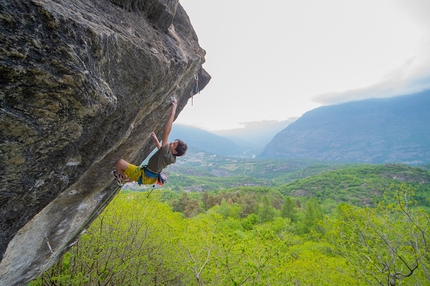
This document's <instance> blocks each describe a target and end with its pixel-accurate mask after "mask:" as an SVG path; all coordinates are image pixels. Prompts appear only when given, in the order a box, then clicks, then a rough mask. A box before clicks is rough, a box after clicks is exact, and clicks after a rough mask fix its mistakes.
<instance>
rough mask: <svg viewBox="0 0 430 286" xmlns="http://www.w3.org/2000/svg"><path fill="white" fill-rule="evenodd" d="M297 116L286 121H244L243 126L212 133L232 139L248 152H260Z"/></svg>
mask: <svg viewBox="0 0 430 286" xmlns="http://www.w3.org/2000/svg"><path fill="white" fill-rule="evenodd" d="M295 120H297V118H290V119H288V120H284V121H275V120H264V121H257V122H248V123H244V127H243V128H236V129H229V130H215V131H212V133H214V134H217V135H220V136H223V137H226V138H229V139H231V140H232V141H233V142H234V143H236V144H237V145H238V146H240V147H243V148H244V149H245V150H246V152H247V153H253V154H260V153H261V152H263V150H264V147H266V145H267V144H268V143H269V142H270V141H271V140H272V139H273V137H275V135H276V134H277V133H279V132H280V131H281V130H283V129H285V128H286V127H287V126H288V125H290V124H291V123H293V122H294V121H295Z"/></svg>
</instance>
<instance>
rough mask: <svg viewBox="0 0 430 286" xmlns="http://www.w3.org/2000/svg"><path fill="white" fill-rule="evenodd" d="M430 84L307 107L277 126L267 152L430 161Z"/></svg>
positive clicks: (372, 160)
mask: <svg viewBox="0 0 430 286" xmlns="http://www.w3.org/2000/svg"><path fill="white" fill-rule="evenodd" d="M429 106H430V90H426V91H423V92H420V93H417V94H413V95H405V96H398V97H393V98H384V99H367V100H361V101H353V102H347V103H343V104H337V105H330V106H323V107H319V108H316V109H314V110H311V111H308V112H306V113H305V114H304V115H303V116H302V117H300V118H299V119H298V120H296V121H295V122H294V123H292V124H290V125H289V126H288V127H287V128H285V129H284V130H282V131H281V132H279V133H278V134H277V135H276V136H275V137H274V138H273V139H272V141H271V142H270V143H269V144H268V145H267V146H266V148H265V150H264V152H263V153H262V154H261V155H260V157H263V158H274V157H276V158H287V159H292V158H295V159H299V158H303V159H305V158H306V159H317V160H329V161H337V162H362V163H406V164H425V163H428V162H430V133H429V132H428V130H430V113H429V112H428V111H427V108H428V107H429Z"/></svg>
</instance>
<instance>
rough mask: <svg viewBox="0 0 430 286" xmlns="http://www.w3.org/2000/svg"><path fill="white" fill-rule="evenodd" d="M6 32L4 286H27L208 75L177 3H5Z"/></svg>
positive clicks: (0, 123) (0, 137)
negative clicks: (174, 107)
mask: <svg viewBox="0 0 430 286" xmlns="http://www.w3.org/2000/svg"><path fill="white" fill-rule="evenodd" d="M0 22H1V25H0V31H1V33H0V37H1V43H2V44H1V46H0V86H1V89H0V104H1V106H0V132H1V133H0V258H1V262H0V285H22V284H25V283H27V282H28V281H30V280H32V279H34V278H35V277H37V276H38V275H39V274H40V273H41V272H42V271H43V270H45V269H47V268H49V267H50V266H51V265H52V264H53V263H54V262H55V261H56V259H57V258H58V257H60V256H61V255H62V254H63V253H64V252H65V251H66V250H67V249H68V248H70V247H71V246H72V245H73V243H74V242H75V241H76V239H77V238H78V237H79V234H80V233H81V232H82V231H83V230H84V229H85V228H86V227H87V226H88V225H89V224H90V223H91V221H92V220H93V219H94V218H95V217H96V216H97V215H98V214H99V213H100V212H101V211H102V210H103V208H104V207H105V206H106V204H107V203H108V202H109V201H110V200H111V199H112V198H113V197H114V195H115V194H116V192H118V188H117V187H116V185H115V183H114V182H113V180H112V175H111V171H112V170H113V166H114V163H115V161H116V160H117V159H119V158H125V159H127V160H129V161H131V162H136V163H139V162H142V161H143V160H144V158H145V157H146V156H147V155H148V154H149V153H150V152H151V150H152V149H153V144H152V143H151V140H150V133H151V132H152V131H155V132H156V133H158V134H159V135H160V132H161V130H162V127H163V126H162V124H163V123H164V121H165V120H166V118H167V116H168V111H169V108H170V104H171V98H172V97H173V96H175V97H176V98H177V99H178V102H179V105H178V112H177V114H179V112H180V110H181V109H182V108H183V107H184V106H185V105H186V103H187V100H188V98H189V97H190V96H191V95H193V94H194V93H195V92H196V90H202V89H203V88H204V87H205V85H206V84H207V83H208V82H209V80H210V76H209V75H208V74H207V73H206V71H205V70H204V69H203V68H202V64H203V62H204V57H205V51H204V50H203V49H202V48H201V47H200V46H199V44H198V39H197V36H196V34H195V32H194V30H193V27H192V25H191V24H190V21H189V18H188V16H187V14H186V12H185V11H184V10H183V8H182V7H181V5H180V4H179V1H178V0H147V1H145V0H111V1H108V0H67V1H66V0H32V1H18V0H17V1H13V0H10V1H1V2H0ZM195 76H198V80H197V81H196V79H195ZM196 85H198V88H196ZM51 250H52V251H51Z"/></svg>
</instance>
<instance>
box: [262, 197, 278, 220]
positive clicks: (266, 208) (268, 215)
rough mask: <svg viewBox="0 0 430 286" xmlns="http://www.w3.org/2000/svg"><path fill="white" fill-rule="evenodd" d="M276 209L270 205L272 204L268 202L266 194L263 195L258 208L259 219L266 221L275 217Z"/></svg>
mask: <svg viewBox="0 0 430 286" xmlns="http://www.w3.org/2000/svg"><path fill="white" fill-rule="evenodd" d="M275 214H276V211H275V209H274V208H273V207H272V204H271V203H270V200H269V198H268V197H267V196H264V197H263V206H262V207H261V210H260V221H261V222H268V221H272V220H273V219H274V218H275Z"/></svg>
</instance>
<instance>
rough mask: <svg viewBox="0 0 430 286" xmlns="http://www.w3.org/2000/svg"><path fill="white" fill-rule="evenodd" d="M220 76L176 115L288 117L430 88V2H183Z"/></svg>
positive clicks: (204, 119) (186, 119) (220, 120)
mask: <svg viewBox="0 0 430 286" xmlns="http://www.w3.org/2000/svg"><path fill="white" fill-rule="evenodd" d="M180 3H181V5H182V6H183V7H184V9H185V10H186V11H187V13H188V15H189V17H190V19H191V23H192V24H193V27H194V29H195V31H196V32H197V35H198V37H199V43H200V46H201V47H202V48H203V49H205V50H206V63H205V64H204V65H203V67H204V68H205V69H206V70H207V71H208V72H209V74H210V75H211V76H212V80H211V81H210V82H209V84H208V85H207V86H206V88H205V89H204V90H203V91H201V93H200V94H197V95H196V96H194V100H193V105H192V104H191V100H190V101H189V102H188V105H187V106H186V107H185V109H184V110H183V111H182V112H181V114H180V115H179V117H178V119H177V121H176V122H177V123H181V124H187V125H193V126H195V127H198V128H203V129H206V130H220V129H233V128H237V127H238V126H241V125H242V123H246V122H255V121H261V120H279V121H281V120H286V119H288V118H290V117H299V116H301V115H302V114H303V113H305V112H306V111H309V110H311V109H313V108H316V107H318V106H321V105H330V104H336V103H340V102H346V101H351V100H358V99H364V98H370V97H391V96H396V95H403V94H408V93H412V92H416V91H421V90H423V89H426V88H430V16H429V15H430V0H359V1H353V0H323V1H322V0H303V1H299V0H294V1H290V0H267V1H261V0H259V1H257V0H228V1H227V0H180Z"/></svg>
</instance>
